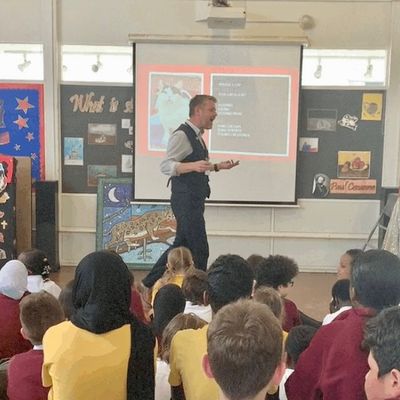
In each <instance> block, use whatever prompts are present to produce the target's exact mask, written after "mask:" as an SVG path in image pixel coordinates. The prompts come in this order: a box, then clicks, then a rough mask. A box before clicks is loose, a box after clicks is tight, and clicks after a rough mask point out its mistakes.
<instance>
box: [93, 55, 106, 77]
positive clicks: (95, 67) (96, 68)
mask: <svg viewBox="0 0 400 400" xmlns="http://www.w3.org/2000/svg"><path fill="white" fill-rule="evenodd" d="M102 66H103V64H102V63H101V61H100V56H99V55H97V62H96V64H93V65H92V71H93V72H94V73H96V72H99V69H100V68H101V67H102Z"/></svg>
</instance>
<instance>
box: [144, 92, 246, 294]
mask: <svg viewBox="0 0 400 400" xmlns="http://www.w3.org/2000/svg"><path fill="white" fill-rule="evenodd" d="M216 103H217V99H216V98H215V97H213V96H208V95H196V96H194V97H193V98H192V99H191V100H190V103H189V119H188V120H187V121H186V122H185V123H183V124H182V125H181V126H180V127H179V128H178V129H177V130H176V131H175V132H174V133H172V134H171V136H170V139H169V141H168V146H167V156H166V158H165V159H164V160H163V161H162V163H161V171H162V173H164V174H165V175H168V176H170V180H169V182H170V183H171V207H172V211H173V213H174V215H175V218H176V222H177V230H176V237H175V241H174V243H173V244H172V246H171V247H170V248H169V249H167V250H166V251H165V252H164V253H163V254H162V255H161V257H160V258H159V259H158V261H157V262H156V263H155V264H154V266H153V268H152V270H151V271H150V272H149V274H148V275H147V276H146V277H145V278H144V279H143V282H142V283H143V285H144V286H146V287H148V288H150V287H152V286H153V285H154V283H155V282H156V281H157V280H158V279H159V278H160V277H161V276H162V274H163V273H164V271H165V265H166V263H167V255H168V252H169V251H170V250H171V248H174V247H178V246H185V247H187V248H189V249H190V251H191V252H192V254H193V259H194V262H195V265H196V267H197V268H200V269H203V270H205V269H206V268H207V260H208V256H209V250H208V241H207V233H206V227H205V221H204V204H205V199H206V198H207V197H209V196H210V186H209V184H208V172H210V171H215V172H218V171H219V170H221V169H231V168H233V167H235V166H237V165H238V164H239V162H238V161H236V162H234V161H232V160H230V161H222V162H220V163H218V164H212V163H210V161H209V158H208V150H207V147H206V145H205V143H204V141H203V138H202V134H203V132H204V129H211V128H212V125H213V121H214V119H215V118H216V117H217V110H216Z"/></svg>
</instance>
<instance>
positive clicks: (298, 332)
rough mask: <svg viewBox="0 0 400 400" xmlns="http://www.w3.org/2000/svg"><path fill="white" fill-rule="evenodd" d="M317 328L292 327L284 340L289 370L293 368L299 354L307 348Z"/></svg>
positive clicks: (305, 326) (306, 326)
mask: <svg viewBox="0 0 400 400" xmlns="http://www.w3.org/2000/svg"><path fill="white" fill-rule="evenodd" d="M316 332H317V328H314V327H312V326H309V325H298V326H295V327H293V328H292V329H291V330H290V332H289V334H288V337H287V338H286V343H285V349H286V352H287V364H288V367H289V368H293V369H294V368H295V365H296V364H297V360H298V359H299V357H300V355H301V353H302V352H303V351H304V350H305V349H306V348H307V347H308V346H309V344H310V343H311V339H312V338H313V337H314V335H315V333H316Z"/></svg>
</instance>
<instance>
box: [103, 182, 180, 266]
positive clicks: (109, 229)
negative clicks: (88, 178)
mask: <svg viewBox="0 0 400 400" xmlns="http://www.w3.org/2000/svg"><path fill="white" fill-rule="evenodd" d="M131 198H132V181H131V180H130V179H123V178H122V179H121V178H117V179H103V178H101V179H100V180H99V185H98V192H97V230H96V237H97V240H96V248H97V250H101V249H107V250H113V251H115V252H117V253H118V254H119V255H120V256H121V257H122V258H123V260H124V261H125V263H126V264H128V265H129V266H134V265H135V266H137V265H140V264H144V265H149V264H151V265H152V264H154V263H155V262H156V261H157V260H158V258H159V256H160V255H161V254H162V253H163V252H164V251H165V250H166V249H167V248H168V247H169V245H170V244H172V243H173V241H174V239H175V234H176V221H175V217H174V215H173V213H172V210H171V207H170V205H162V204H158V205H156V204H154V205H148V204H131V203H130V200H131Z"/></svg>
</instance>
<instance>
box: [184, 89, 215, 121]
mask: <svg viewBox="0 0 400 400" xmlns="http://www.w3.org/2000/svg"><path fill="white" fill-rule="evenodd" d="M206 101H212V102H214V103H216V102H217V99H216V98H215V97H214V96H210V95H208V94H197V95H196V96H194V97H192V99H191V100H190V103H189V117H191V116H192V115H194V112H195V109H196V107H199V106H202V105H203V104H204V103H205V102H206Z"/></svg>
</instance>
